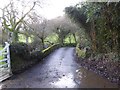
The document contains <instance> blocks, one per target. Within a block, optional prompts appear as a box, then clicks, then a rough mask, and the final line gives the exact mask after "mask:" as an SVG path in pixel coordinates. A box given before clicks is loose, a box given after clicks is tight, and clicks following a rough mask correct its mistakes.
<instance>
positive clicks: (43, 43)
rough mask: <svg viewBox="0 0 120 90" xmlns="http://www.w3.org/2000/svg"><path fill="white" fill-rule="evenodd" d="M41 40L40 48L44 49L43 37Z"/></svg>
mask: <svg viewBox="0 0 120 90" xmlns="http://www.w3.org/2000/svg"><path fill="white" fill-rule="evenodd" d="M41 42H42V49H44V48H45V47H44V38H41Z"/></svg>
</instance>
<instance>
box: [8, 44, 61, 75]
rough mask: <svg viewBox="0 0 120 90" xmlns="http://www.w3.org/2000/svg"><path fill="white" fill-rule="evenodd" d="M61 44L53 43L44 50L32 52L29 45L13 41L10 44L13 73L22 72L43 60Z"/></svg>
mask: <svg viewBox="0 0 120 90" xmlns="http://www.w3.org/2000/svg"><path fill="white" fill-rule="evenodd" d="M59 47H60V45H59V44H56V45H52V46H50V47H48V48H46V49H45V50H43V51H35V52H32V53H30V52H29V46H28V45H27V44H25V43H15V44H14V43H13V44H11V45H10V54H11V55H10V56H11V68H12V72H13V74H16V73H20V72H22V71H24V70H25V69H27V68H29V67H31V66H32V65H33V64H36V63H37V62H39V61H41V60H42V59H43V58H45V57H46V56H48V55H49V54H50V53H51V52H53V51H54V50H55V49H57V48H59Z"/></svg>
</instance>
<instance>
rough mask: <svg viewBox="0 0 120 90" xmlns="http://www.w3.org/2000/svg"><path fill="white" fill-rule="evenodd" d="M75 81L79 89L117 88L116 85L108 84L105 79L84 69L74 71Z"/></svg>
mask: <svg viewBox="0 0 120 90" xmlns="http://www.w3.org/2000/svg"><path fill="white" fill-rule="evenodd" d="M75 77H76V78H75V81H76V82H77V83H78V84H79V86H80V88H117V87H118V86H117V85H116V84H113V83H111V82H109V81H108V80H107V79H105V78H103V77H101V76H99V75H97V74H96V73H94V72H92V71H88V70H86V69H85V68H82V67H81V68H80V69H79V70H76V76H75Z"/></svg>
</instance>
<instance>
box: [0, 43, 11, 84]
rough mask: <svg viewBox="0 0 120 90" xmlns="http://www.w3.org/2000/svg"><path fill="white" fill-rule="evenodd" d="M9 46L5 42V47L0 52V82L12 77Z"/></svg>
mask: <svg viewBox="0 0 120 90" xmlns="http://www.w3.org/2000/svg"><path fill="white" fill-rule="evenodd" d="M9 46H10V45H9V43H7V42H5V47H4V48H3V49H2V50H1V51H0V82H1V81H3V80H5V79H7V78H9V77H10V76H11V75H12V72H11V65H10V50H9Z"/></svg>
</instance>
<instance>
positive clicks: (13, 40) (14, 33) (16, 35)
mask: <svg viewBox="0 0 120 90" xmlns="http://www.w3.org/2000/svg"><path fill="white" fill-rule="evenodd" d="M17 41H18V32H17V31H15V32H13V33H12V42H14V43H15V42H17Z"/></svg>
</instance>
